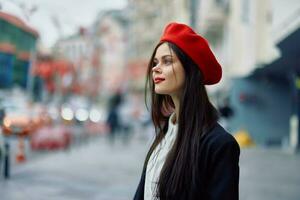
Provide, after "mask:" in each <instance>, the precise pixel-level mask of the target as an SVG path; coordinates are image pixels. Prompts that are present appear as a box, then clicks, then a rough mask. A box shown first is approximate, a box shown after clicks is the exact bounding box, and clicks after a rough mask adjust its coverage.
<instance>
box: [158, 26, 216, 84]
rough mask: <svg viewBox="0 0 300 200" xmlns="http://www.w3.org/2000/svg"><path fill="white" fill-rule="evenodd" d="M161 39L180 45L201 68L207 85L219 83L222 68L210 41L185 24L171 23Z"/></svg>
mask: <svg viewBox="0 0 300 200" xmlns="http://www.w3.org/2000/svg"><path fill="white" fill-rule="evenodd" d="M160 41H161V42H163V41H167V42H171V43H173V44H175V45H176V46H178V47H179V48H180V49H181V50H182V51H183V52H185V53H186V54H187V55H188V56H189V57H190V58H191V59H192V60H193V61H194V62H195V63H196V64H197V65H198V67H199V68H200V70H201V72H202V74H203V76H204V81H203V83H204V84H205V85H213V84H216V83H218V82H219V81H220V80H221V77H222V68H221V65H220V64H219V63H218V61H217V59H216V57H215V56H214V54H213V52H212V51H211V49H210V47H209V44H208V42H207V41H206V39H204V38H203V37H202V36H200V35H199V34H197V33H195V31H193V29H192V28H191V27H189V26H187V25H185V24H178V23H170V24H168V25H167V26H166V27H165V30H164V32H163V35H162V36H161V38H160Z"/></svg>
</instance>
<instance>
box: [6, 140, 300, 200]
mask: <svg viewBox="0 0 300 200" xmlns="http://www.w3.org/2000/svg"><path fill="white" fill-rule="evenodd" d="M148 147H149V142H147V140H145V139H141V138H139V137H134V138H133V139H132V140H131V141H130V142H129V143H128V145H124V144H123V142H122V141H120V140H117V141H116V143H115V144H114V145H111V143H110V142H109V140H107V138H106V137H102V136H101V137H97V138H95V139H93V140H91V141H89V142H88V143H86V144H83V145H80V146H76V147H74V148H72V149H70V150H67V151H61V152H53V153H49V154H48V155H46V156H43V157H39V158H36V159H33V160H31V161H28V162H27V163H24V164H21V165H15V166H13V167H12V171H11V178H10V179H9V180H6V181H0V184H1V187H0V193H1V200H25V199H30V200H69V199H70V200H71V199H72V200H75V199H76V200H77V199H78V200H81V199H82V200H83V199H89V200H94V199H95V200H96V199H97V200H123V199H124V200H129V199H132V198H133V195H134V192H135V189H136V187H137V184H138V181H139V178H140V173H141V170H142V164H143V161H144V157H145V154H146V149H147V148H148ZM240 159H241V160H240V199H241V200H285V199H289V200H298V199H299V196H300V191H299V188H300V174H299V166H300V155H299V154H290V153H288V152H285V151H283V150H282V149H276V148H275V149H270V148H269V149H264V148H259V147H253V148H248V149H242V151H241V157H240Z"/></svg>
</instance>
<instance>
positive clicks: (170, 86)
mask: <svg viewBox="0 0 300 200" xmlns="http://www.w3.org/2000/svg"><path fill="white" fill-rule="evenodd" d="M152 78H153V82H154V90H155V93H157V94H166V95H180V94H181V91H182V88H183V85H184V82H185V71H184V68H183V66H182V64H181V62H180V61H179V59H178V57H177V55H176V54H175V52H174V51H173V50H172V49H171V48H169V46H168V44H167V43H163V44H162V45H160V46H159V47H158V48H157V51H156V54H155V56H154V59H153V68H152Z"/></svg>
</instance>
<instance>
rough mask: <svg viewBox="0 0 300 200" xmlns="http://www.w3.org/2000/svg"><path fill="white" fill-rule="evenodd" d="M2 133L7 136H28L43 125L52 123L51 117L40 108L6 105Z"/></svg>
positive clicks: (14, 104) (13, 104)
mask: <svg viewBox="0 0 300 200" xmlns="http://www.w3.org/2000/svg"><path fill="white" fill-rule="evenodd" d="M3 107H4V109H5V116H4V119H3V126H2V131H3V133H4V134H5V135H11V134H15V135H24V136H28V135H30V134H32V133H33V132H34V131H36V130H37V129H38V128H40V127H42V126H43V125H46V124H49V123H50V120H51V118H50V116H49V115H47V114H46V113H45V112H43V110H41V109H39V107H38V106H35V105H31V106H30V107H29V106H27V105H22V104H16V103H10V104H5V105H4V106H3Z"/></svg>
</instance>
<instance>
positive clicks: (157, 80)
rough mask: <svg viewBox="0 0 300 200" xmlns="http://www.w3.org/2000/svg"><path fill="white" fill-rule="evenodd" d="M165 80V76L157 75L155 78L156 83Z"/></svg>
mask: <svg viewBox="0 0 300 200" xmlns="http://www.w3.org/2000/svg"><path fill="white" fill-rule="evenodd" d="M164 80H165V79H164V78H160V77H156V78H154V83H155V84H158V83H160V82H162V81H164Z"/></svg>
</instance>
